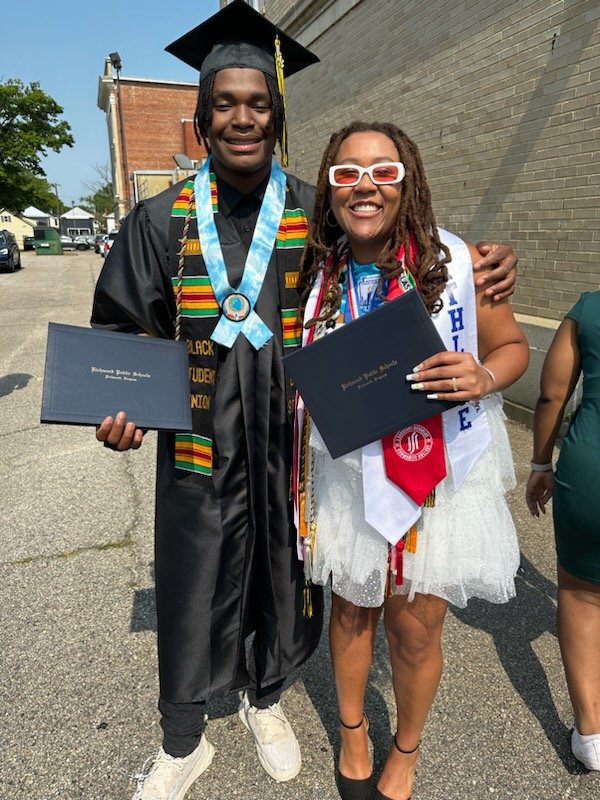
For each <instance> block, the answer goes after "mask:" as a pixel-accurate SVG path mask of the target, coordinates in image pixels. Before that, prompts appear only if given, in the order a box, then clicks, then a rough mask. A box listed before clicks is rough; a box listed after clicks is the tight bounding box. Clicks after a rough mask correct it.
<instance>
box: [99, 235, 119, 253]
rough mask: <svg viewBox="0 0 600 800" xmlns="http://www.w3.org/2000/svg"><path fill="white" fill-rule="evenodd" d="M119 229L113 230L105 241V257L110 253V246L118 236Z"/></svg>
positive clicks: (103, 251)
mask: <svg viewBox="0 0 600 800" xmlns="http://www.w3.org/2000/svg"><path fill="white" fill-rule="evenodd" d="M117 234H118V231H111V232H110V233H109V234H108V236H107V237H106V239H105V241H104V249H103V250H102V255H103V257H106V256H107V255H108V252H109V250H110V248H111V247H112V246H113V242H114V241H115V239H116V238H117Z"/></svg>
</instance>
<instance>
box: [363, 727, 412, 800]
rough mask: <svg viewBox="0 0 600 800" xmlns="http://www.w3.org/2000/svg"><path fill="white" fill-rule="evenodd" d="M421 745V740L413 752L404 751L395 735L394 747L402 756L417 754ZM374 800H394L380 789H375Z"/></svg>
mask: <svg viewBox="0 0 600 800" xmlns="http://www.w3.org/2000/svg"><path fill="white" fill-rule="evenodd" d="M420 745H421V741H420V740H419V741H418V742H417V744H416V746H415V747H413V749H412V750H403V749H402V748H401V747H400V745H399V744H398V742H397V741H396V734H394V747H395V748H396V750H397V751H398V752H399V753H402V755H405V756H410V755H412V754H413V753H415V752H416V751H417V750H418V749H419V747H420ZM373 800H392V799H391V797H388V796H387V795H386V794H383V793H382V792H380V791H379V789H375V795H374V797H373ZM408 800H410V797H409V798H408Z"/></svg>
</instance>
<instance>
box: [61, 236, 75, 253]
mask: <svg viewBox="0 0 600 800" xmlns="http://www.w3.org/2000/svg"><path fill="white" fill-rule="evenodd" d="M60 243H61V245H62V249H63V250H75V239H73V237H72V236H67V234H66V233H63V235H62V236H61V237H60Z"/></svg>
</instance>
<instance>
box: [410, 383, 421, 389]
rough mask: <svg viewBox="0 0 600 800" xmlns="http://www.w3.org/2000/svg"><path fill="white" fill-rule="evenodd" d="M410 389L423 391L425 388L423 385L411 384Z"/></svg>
mask: <svg viewBox="0 0 600 800" xmlns="http://www.w3.org/2000/svg"><path fill="white" fill-rule="evenodd" d="M410 388H411V389H424V388H425V384H424V383H413V384H411V387H410Z"/></svg>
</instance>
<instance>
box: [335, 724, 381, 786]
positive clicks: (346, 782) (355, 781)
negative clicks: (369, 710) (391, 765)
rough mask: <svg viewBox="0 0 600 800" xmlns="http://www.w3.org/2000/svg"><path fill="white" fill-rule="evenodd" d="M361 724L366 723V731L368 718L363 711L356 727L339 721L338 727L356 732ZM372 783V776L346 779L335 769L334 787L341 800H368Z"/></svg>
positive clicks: (337, 768)
mask: <svg viewBox="0 0 600 800" xmlns="http://www.w3.org/2000/svg"><path fill="white" fill-rule="evenodd" d="M363 723H366V725H367V730H368V728H369V718H368V717H367V715H366V714H365V713H364V711H363V718H362V719H361V721H360V722H359V723H358V725H346V723H345V722H344V721H343V720H342V719H340V725H341V726H342V727H343V728H346V729H347V730H349V731H355V730H357V729H358V728H360V726H361V725H362V724H363ZM372 781H373V774H371V775H369V777H368V778H347V777H346V776H345V775H342V773H341V772H340V768H339V767H336V768H335V785H336V786H337V790H338V792H339V794H340V797H341V798H342V800H370V798H371V784H372Z"/></svg>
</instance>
